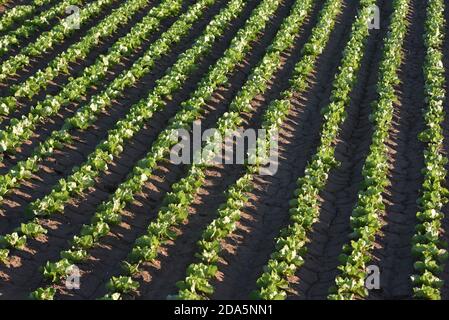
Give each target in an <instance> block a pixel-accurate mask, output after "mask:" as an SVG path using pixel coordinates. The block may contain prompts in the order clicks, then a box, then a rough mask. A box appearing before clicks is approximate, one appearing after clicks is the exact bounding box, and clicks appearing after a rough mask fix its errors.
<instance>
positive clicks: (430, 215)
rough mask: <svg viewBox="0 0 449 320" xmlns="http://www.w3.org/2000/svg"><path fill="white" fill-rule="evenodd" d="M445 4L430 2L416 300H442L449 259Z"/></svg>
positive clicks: (415, 244)
mask: <svg viewBox="0 0 449 320" xmlns="http://www.w3.org/2000/svg"><path fill="white" fill-rule="evenodd" d="M444 9H445V4H444V1H442V0H431V1H429V2H428V7H427V18H426V29H425V30H426V32H425V36H424V42H425V46H426V49H427V51H426V57H425V61H424V78H425V96H426V108H425V112H424V120H425V124H426V129H425V130H424V131H423V132H422V133H421V134H420V135H419V138H420V139H421V141H423V142H425V144H426V150H425V151H424V168H423V170H422V172H423V175H424V181H423V185H422V189H421V193H422V194H421V197H420V198H419V200H418V204H419V207H420V211H419V212H418V213H417V215H416V217H417V220H418V225H417V226H416V233H415V235H414V236H413V240H412V245H413V246H412V253H413V254H414V256H415V258H416V261H415V264H414V269H415V274H414V275H413V276H412V281H413V292H414V296H415V298H420V299H441V287H442V286H443V281H442V280H441V278H440V274H441V272H442V271H443V269H444V263H445V261H446V260H447V258H448V252H447V250H446V249H445V248H446V247H447V244H446V243H444V242H443V241H442V238H441V221H442V219H443V217H444V215H443V212H442V207H443V205H444V204H446V203H447V202H448V196H449V192H448V190H447V189H446V188H445V186H446V182H445V179H446V176H447V170H446V168H445V166H446V164H447V162H448V159H447V157H446V155H445V154H444V153H443V140H444V137H443V127H442V122H443V121H444V117H445V115H446V112H445V111H444V101H445V97H446V89H445V80H446V79H445V75H444V72H445V71H444V65H443V51H442V45H443V41H444V35H445V21H444Z"/></svg>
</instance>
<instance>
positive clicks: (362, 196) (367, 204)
mask: <svg viewBox="0 0 449 320" xmlns="http://www.w3.org/2000/svg"><path fill="white" fill-rule="evenodd" d="M409 4H410V1H408V0H396V1H394V3H393V15H392V16H391V23H390V27H389V31H388V33H387V36H386V38H385V39H384V48H383V55H382V60H381V63H380V67H379V70H380V71H379V78H378V82H377V94H378V97H379V98H378V100H377V101H376V102H375V103H374V104H373V110H372V113H371V116H370V119H371V122H372V123H373V127H374V132H373V137H372V142H371V145H370V150H369V153H368V156H367V158H366V160H365V163H364V166H363V169H362V175H363V182H362V187H361V189H360V190H359V192H358V200H357V204H356V205H355V207H354V209H353V211H352V216H351V219H350V223H351V227H352V233H351V234H350V239H351V241H350V244H346V245H345V246H344V247H343V250H342V251H343V253H342V254H341V255H340V257H339V258H340V261H341V263H342V264H341V266H339V267H338V269H339V270H340V272H341V273H340V274H339V275H338V276H337V278H336V280H335V282H336V287H335V288H334V289H335V290H334V291H333V292H332V294H331V295H330V296H329V298H330V299H354V298H355V297H366V296H367V295H368V292H367V289H366V288H365V278H366V276H367V275H366V267H367V266H366V264H367V262H369V261H370V260H371V256H370V254H369V252H370V251H371V250H372V249H373V248H374V241H375V236H376V235H377V234H378V232H379V231H380V228H381V226H382V225H381V222H380V215H381V214H382V213H383V212H384V210H385V207H384V202H383V200H384V199H383V193H384V192H385V188H386V186H387V185H388V184H389V180H388V147H387V141H388V137H389V134H390V130H391V125H392V119H393V113H394V104H395V102H396V101H397V89H396V86H397V85H398V84H399V83H400V80H399V76H398V72H399V68H400V67H401V64H402V61H403V52H402V46H403V43H404V38H405V35H406V33H407V30H408V28H407V26H408V23H407V14H408V11H409Z"/></svg>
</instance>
